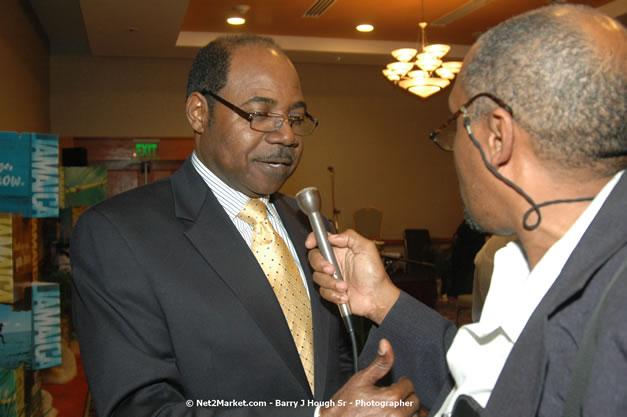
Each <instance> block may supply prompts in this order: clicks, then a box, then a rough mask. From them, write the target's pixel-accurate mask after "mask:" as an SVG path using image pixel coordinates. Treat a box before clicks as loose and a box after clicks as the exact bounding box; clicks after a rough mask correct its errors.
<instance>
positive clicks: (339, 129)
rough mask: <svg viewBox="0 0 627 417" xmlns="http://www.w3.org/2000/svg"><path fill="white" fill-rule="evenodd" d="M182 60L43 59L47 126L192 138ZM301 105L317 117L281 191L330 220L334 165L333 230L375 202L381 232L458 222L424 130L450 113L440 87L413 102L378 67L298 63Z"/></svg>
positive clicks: (435, 230) (441, 164) (82, 132)
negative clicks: (315, 202)
mask: <svg viewBox="0 0 627 417" xmlns="http://www.w3.org/2000/svg"><path fill="white" fill-rule="evenodd" d="M190 63H191V61H190V60H184V59H145V58H143V59H135V58H108V57H78V56H52V57H51V80H52V81H51V85H52V88H51V106H52V107H51V108H52V130H53V131H54V132H55V133H59V134H60V135H62V136H125V137H129V136H130V137H133V136H143V137H146V136H148V137H150V136H160V137H163V136H177V137H180V136H191V134H192V133H191V130H190V128H189V126H188V124H187V120H186V119H185V115H184V113H183V111H184V99H185V98H184V92H185V84H186V79H187V71H188V68H189V65H190ZM296 67H297V70H298V72H299V74H300V76H301V83H302V86H303V91H304V94H305V98H306V100H307V104H308V110H309V111H310V113H312V114H313V115H314V116H316V117H317V118H318V119H319V120H320V126H319V128H318V130H317V131H316V132H315V133H314V134H313V135H312V136H309V137H307V138H306V146H305V148H306V150H305V154H304V157H303V160H302V162H301V165H300V167H299V168H298V170H297V171H296V174H294V176H293V177H292V178H290V180H288V182H287V183H286V185H285V186H284V187H283V190H282V191H283V192H286V193H288V194H291V195H294V194H295V193H296V192H298V191H299V190H300V189H302V188H304V187H307V186H317V187H318V188H319V189H320V192H321V195H322V200H323V212H324V213H325V214H326V215H327V216H330V215H331V214H332V209H331V179H330V174H329V171H328V169H327V168H328V167H329V166H333V167H334V169H335V187H336V190H335V197H336V207H337V209H339V210H340V211H341V213H340V216H339V223H340V228H342V229H344V228H347V227H352V213H353V211H354V210H355V209H357V208H359V207H362V206H376V207H378V208H380V209H381V210H382V211H383V213H384V221H383V233H382V236H383V237H385V238H392V239H394V238H401V237H402V232H403V229H405V228H428V229H430V230H431V235H432V236H435V237H450V236H451V235H452V234H453V233H454V231H455V229H456V227H457V225H458V224H459V223H460V222H461V220H462V216H463V215H462V209H461V203H460V199H459V196H458V189H457V182H456V177H455V170H454V166H453V158H452V154H449V153H445V152H442V151H440V150H439V149H438V148H437V147H436V146H435V145H433V144H432V143H431V142H430V140H429V139H428V133H429V131H431V130H432V129H434V128H435V127H437V126H438V125H439V124H441V123H442V122H443V121H444V120H446V118H447V117H448V116H449V114H450V112H449V110H448V107H447V97H448V92H449V90H450V88H449V89H448V90H446V91H445V92H442V93H440V94H438V95H435V96H433V97H431V98H429V99H428V100H422V99H419V98H418V97H415V96H413V95H411V94H408V93H405V92H403V91H401V90H400V89H398V88H397V87H394V86H392V85H390V84H389V83H388V82H387V81H386V80H385V79H384V78H383V76H382V75H381V71H380V68H378V67H374V66H365V65H339V64H313V63H297V64H296Z"/></svg>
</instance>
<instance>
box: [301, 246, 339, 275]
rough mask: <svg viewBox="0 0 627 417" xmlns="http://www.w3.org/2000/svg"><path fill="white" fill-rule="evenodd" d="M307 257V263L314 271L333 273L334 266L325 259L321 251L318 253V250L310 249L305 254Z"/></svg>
mask: <svg viewBox="0 0 627 417" xmlns="http://www.w3.org/2000/svg"><path fill="white" fill-rule="evenodd" d="M307 257H308V258H309V264H310V265H311V267H312V268H313V269H314V271H319V272H324V273H325V274H328V275H333V272H335V268H334V267H333V265H332V264H331V263H330V262H328V261H327V260H326V259H324V257H323V256H322V253H320V250H318V249H312V250H310V251H309V254H307Z"/></svg>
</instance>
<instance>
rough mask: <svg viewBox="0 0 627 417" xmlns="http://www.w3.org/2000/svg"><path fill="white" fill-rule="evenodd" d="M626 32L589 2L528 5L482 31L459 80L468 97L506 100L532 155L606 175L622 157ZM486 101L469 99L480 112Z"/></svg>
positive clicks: (625, 147) (625, 152) (625, 145)
mask: <svg viewBox="0 0 627 417" xmlns="http://www.w3.org/2000/svg"><path fill="white" fill-rule="evenodd" d="M626 66H627V32H626V31H625V28H624V27H623V26H622V25H621V24H620V23H617V22H616V21H614V20H613V19H611V18H609V17H607V16H606V15H604V14H602V13H600V12H598V11H597V10H595V9H592V8H589V7H586V6H575V5H557V6H548V7H543V8H540V9H536V10H532V11H530V12H528V13H525V14H522V15H520V16H517V17H514V18H512V19H509V20H507V21H505V22H503V23H501V24H500V25H498V26H496V27H494V28H493V29H491V30H490V31H488V32H486V33H485V34H484V35H483V36H482V37H481V38H479V40H478V41H477V43H476V44H475V46H474V47H473V48H472V50H471V52H470V54H469V57H468V58H467V59H466V63H465V64H464V68H463V70H462V74H460V77H459V81H460V82H461V83H462V85H463V87H464V90H465V91H466V93H467V95H468V97H472V96H473V95H475V94H477V93H480V92H490V93H492V94H494V95H496V96H497V97H499V98H501V99H502V100H504V101H505V102H506V103H507V104H509V105H510V106H511V107H512V109H513V112H514V117H515V119H516V121H517V122H518V123H519V124H520V125H521V126H522V128H523V129H525V130H526V131H527V132H528V133H529V134H530V135H531V137H532V138H533V141H534V142H533V143H534V150H535V152H536V153H537V155H538V156H539V157H540V158H541V159H543V160H545V161H547V162H548V163H551V164H553V165H554V166H555V167H556V168H562V169H573V168H576V169H582V168H585V169H588V168H590V169H592V171H591V172H593V173H594V174H597V175H602V176H606V175H610V174H613V173H615V172H617V171H618V170H620V169H623V168H625V166H626V165H627V135H626V129H625V119H626V116H627V115H626V113H627V82H626V77H627V68H626ZM489 106H492V104H491V103H490V102H489V101H488V100H485V101H480V102H479V103H477V105H474V104H473V107H472V113H473V114H472V115H473V117H478V116H480V115H481V114H483V113H484V112H486V111H488V110H490V109H491V107H489Z"/></svg>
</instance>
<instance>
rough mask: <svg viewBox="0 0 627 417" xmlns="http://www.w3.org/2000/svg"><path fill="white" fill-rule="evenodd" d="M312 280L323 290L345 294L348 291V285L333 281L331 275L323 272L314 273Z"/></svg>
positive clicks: (336, 280)
mask: <svg viewBox="0 0 627 417" xmlns="http://www.w3.org/2000/svg"><path fill="white" fill-rule="evenodd" d="M313 280H314V282H315V283H316V284H318V285H320V287H321V288H325V289H328V290H332V291H337V292H341V293H345V292H346V291H348V284H347V283H346V282H345V281H342V280H339V279H335V278H334V277H332V276H331V275H329V274H327V273H324V272H314V273H313Z"/></svg>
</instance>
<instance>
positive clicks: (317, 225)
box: [296, 187, 354, 333]
mask: <svg viewBox="0 0 627 417" xmlns="http://www.w3.org/2000/svg"><path fill="white" fill-rule="evenodd" d="M296 201H297V202H298V207H299V208H300V209H301V211H302V212H303V213H305V214H306V215H307V217H309V222H310V223H311V228H312V229H313V232H314V235H315V236H316V240H317V241H318V247H319V248H320V252H321V253H322V256H323V257H324V259H326V260H327V262H329V263H331V264H332V265H333V267H334V268H335V271H334V272H333V277H334V278H335V279H339V280H343V278H342V272H341V271H340V267H339V266H338V264H337V260H336V259H335V254H334V253H333V248H332V247H331V244H330V243H329V239H328V238H327V230H326V228H325V227H324V223H323V220H322V215H321V214H320V205H321V204H320V193H319V192H318V189H317V188H315V187H307V188H304V189H302V190H300V191H299V192H298V193H297V194H296ZM338 307H339V309H340V314H341V316H342V319H343V320H344V324H345V325H346V329H347V330H348V331H349V333H351V332H353V331H354V330H353V324H352V322H351V319H350V315H351V311H350V308H349V307H348V304H345V303H343V304H338Z"/></svg>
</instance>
